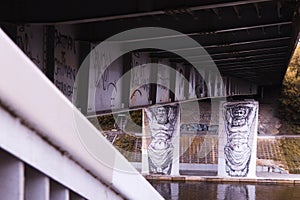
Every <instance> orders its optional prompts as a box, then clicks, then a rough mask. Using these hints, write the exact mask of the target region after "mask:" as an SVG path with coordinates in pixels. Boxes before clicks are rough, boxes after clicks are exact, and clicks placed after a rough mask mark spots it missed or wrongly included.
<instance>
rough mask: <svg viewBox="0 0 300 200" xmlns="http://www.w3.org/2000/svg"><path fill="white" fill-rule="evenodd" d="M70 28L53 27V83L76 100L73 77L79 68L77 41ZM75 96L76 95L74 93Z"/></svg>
mask: <svg viewBox="0 0 300 200" xmlns="http://www.w3.org/2000/svg"><path fill="white" fill-rule="evenodd" d="M73 34H74V30H72V29H71V28H67V27H63V26H56V27H55V36H54V38H55V40H54V42H55V44H54V45H55V46H54V47H55V49H54V77H53V78H54V84H55V86H56V87H57V88H58V89H59V90H60V91H61V92H62V93H63V94H64V95H65V96H66V97H67V98H68V99H69V100H70V101H72V100H73V101H76V100H75V98H74V99H73V96H74V95H75V94H76V86H75V78H76V75H77V72H78V69H79V65H80V63H79V57H78V51H79V43H78V42H76V41H75V40H74V39H73ZM75 97H76V95H75Z"/></svg>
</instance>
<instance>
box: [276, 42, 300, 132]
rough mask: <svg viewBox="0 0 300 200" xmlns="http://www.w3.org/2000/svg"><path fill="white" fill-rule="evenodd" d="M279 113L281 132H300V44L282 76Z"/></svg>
mask: <svg viewBox="0 0 300 200" xmlns="http://www.w3.org/2000/svg"><path fill="white" fill-rule="evenodd" d="M279 115H280V118H281V123H282V128H281V132H282V133H284V134H300V45H298V46H297V48H296V50H295V53H294V55H293V57H292V60H291V62H290V65H289V67H288V69H287V71H286V75H285V77H284V81H283V86H282V93H281V98H280V110H279Z"/></svg>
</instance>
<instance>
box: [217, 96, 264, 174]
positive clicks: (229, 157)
mask: <svg viewBox="0 0 300 200" xmlns="http://www.w3.org/2000/svg"><path fill="white" fill-rule="evenodd" d="M219 116H220V120H219V154H218V155H219V158H218V176H220V177H248V178H254V177H256V147H257V124H258V102H256V101H241V102H223V103H221V104H220V114H219Z"/></svg>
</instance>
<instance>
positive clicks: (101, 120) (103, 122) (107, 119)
mask: <svg viewBox="0 0 300 200" xmlns="http://www.w3.org/2000/svg"><path fill="white" fill-rule="evenodd" d="M97 119H98V124H99V126H100V128H101V129H102V130H111V129H113V128H114V124H115V119H114V117H113V115H112V114H110V115H103V116H98V117H97Z"/></svg>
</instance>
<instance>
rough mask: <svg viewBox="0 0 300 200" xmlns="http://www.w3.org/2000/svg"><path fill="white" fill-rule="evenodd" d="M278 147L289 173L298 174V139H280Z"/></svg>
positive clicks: (299, 152) (299, 150) (299, 161)
mask: <svg viewBox="0 0 300 200" xmlns="http://www.w3.org/2000/svg"><path fill="white" fill-rule="evenodd" d="M280 148H281V151H282V154H283V155H284V157H285V159H286V162H287V165H288V168H289V173H291V174H300V139H298V138H285V139H282V140H280Z"/></svg>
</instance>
